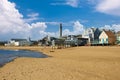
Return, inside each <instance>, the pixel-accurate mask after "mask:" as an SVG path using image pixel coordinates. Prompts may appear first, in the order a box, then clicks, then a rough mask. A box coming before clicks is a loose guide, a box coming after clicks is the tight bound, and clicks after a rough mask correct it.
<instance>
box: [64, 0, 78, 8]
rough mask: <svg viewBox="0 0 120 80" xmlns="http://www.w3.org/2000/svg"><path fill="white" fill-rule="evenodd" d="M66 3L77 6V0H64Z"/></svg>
mask: <svg viewBox="0 0 120 80" xmlns="http://www.w3.org/2000/svg"><path fill="white" fill-rule="evenodd" d="M66 5H69V6H72V7H79V0H66Z"/></svg>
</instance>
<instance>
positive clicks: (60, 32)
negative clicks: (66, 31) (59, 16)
mask: <svg viewBox="0 0 120 80" xmlns="http://www.w3.org/2000/svg"><path fill="white" fill-rule="evenodd" d="M59 35H60V36H59V37H60V38H62V23H60V27H59Z"/></svg>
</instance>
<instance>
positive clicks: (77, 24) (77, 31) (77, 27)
mask: <svg viewBox="0 0 120 80" xmlns="http://www.w3.org/2000/svg"><path fill="white" fill-rule="evenodd" d="M83 31H84V26H83V25H82V24H81V23H80V22H79V21H75V22H74V24H73V31H70V30H69V29H65V30H63V35H78V34H82V33H83Z"/></svg>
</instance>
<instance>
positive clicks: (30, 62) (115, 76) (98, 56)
mask: <svg viewBox="0 0 120 80" xmlns="http://www.w3.org/2000/svg"><path fill="white" fill-rule="evenodd" d="M1 48H4V49H5V48H6V49H29V50H35V51H41V52H44V53H45V54H47V55H49V56H51V57H48V58H17V59H15V60H14V61H13V62H10V63H8V64H6V65H5V66H3V67H2V68H0V80H120V47H75V48H67V49H57V50H54V52H50V50H51V49H50V48H42V47H1Z"/></svg>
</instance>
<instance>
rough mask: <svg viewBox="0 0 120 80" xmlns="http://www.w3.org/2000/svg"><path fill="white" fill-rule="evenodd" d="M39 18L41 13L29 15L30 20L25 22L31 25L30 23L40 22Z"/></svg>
mask: <svg viewBox="0 0 120 80" xmlns="http://www.w3.org/2000/svg"><path fill="white" fill-rule="evenodd" d="M38 16H39V13H30V14H28V15H27V17H28V18H27V19H24V20H25V22H28V23H29V22H32V21H35V20H38V19H39V18H38Z"/></svg>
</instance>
